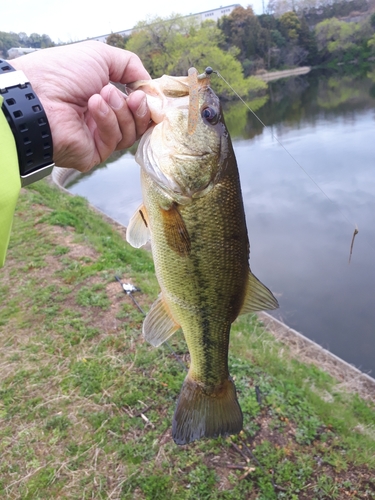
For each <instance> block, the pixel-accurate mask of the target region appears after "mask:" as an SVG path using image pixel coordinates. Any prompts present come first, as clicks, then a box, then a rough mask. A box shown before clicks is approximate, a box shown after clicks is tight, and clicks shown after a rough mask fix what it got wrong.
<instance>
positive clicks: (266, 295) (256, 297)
mask: <svg viewBox="0 0 375 500" xmlns="http://www.w3.org/2000/svg"><path fill="white" fill-rule="evenodd" d="M278 307H279V303H278V302H277V300H276V299H275V297H274V296H273V294H272V292H271V291H270V290H269V289H268V288H267V287H266V286H264V285H263V283H261V282H260V281H259V280H258V278H256V277H255V276H254V275H253V273H252V272H251V271H249V279H248V284H247V291H246V296H245V300H244V303H243V306H242V308H241V311H240V314H246V313H249V312H254V311H263V310H264V309H277V308H278Z"/></svg>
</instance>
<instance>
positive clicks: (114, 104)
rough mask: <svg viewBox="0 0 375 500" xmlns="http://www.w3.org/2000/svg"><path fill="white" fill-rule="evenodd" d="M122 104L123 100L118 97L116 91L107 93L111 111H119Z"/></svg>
mask: <svg viewBox="0 0 375 500" xmlns="http://www.w3.org/2000/svg"><path fill="white" fill-rule="evenodd" d="M123 103H124V98H123V97H122V96H120V94H119V93H118V92H117V90H116V89H112V90H111V92H110V93H109V105H110V106H111V108H112V109H116V110H117V109H120V108H121V106H122V105H123Z"/></svg>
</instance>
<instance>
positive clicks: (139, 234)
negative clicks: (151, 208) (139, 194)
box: [126, 205, 150, 248]
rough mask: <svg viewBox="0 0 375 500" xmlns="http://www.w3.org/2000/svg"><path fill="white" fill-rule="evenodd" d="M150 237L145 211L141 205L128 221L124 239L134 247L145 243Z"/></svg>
mask: <svg viewBox="0 0 375 500" xmlns="http://www.w3.org/2000/svg"><path fill="white" fill-rule="evenodd" d="M149 239H150V230H149V228H148V218H147V212H146V209H145V207H144V206H143V205H141V206H140V207H139V208H138V210H137V211H136V212H135V214H134V215H133V216H132V218H131V219H130V221H129V225H128V227H127V229H126V241H127V242H128V243H129V244H130V245H131V246H132V247H135V248H140V247H141V246H143V245H145V244H146V243H147V242H148V240H149Z"/></svg>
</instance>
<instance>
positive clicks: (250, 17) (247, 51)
mask: <svg viewBox="0 0 375 500" xmlns="http://www.w3.org/2000/svg"><path fill="white" fill-rule="evenodd" d="M218 26H219V28H220V29H221V31H222V32H223V33H224V36H225V42H226V44H225V48H226V49H227V48H228V47H231V46H233V45H234V46H236V47H238V48H239V49H240V53H239V59H240V60H241V61H244V60H245V59H250V58H254V57H255V56H256V55H258V54H260V53H265V52H266V49H265V47H264V37H263V36H262V35H263V33H262V31H263V29H262V26H261V24H260V23H259V20H258V17H257V16H256V15H255V14H254V11H253V9H252V7H250V6H249V7H247V8H246V9H244V8H243V7H236V8H235V9H234V10H233V11H232V12H231V13H230V15H229V16H224V17H223V18H222V19H219V22H218Z"/></svg>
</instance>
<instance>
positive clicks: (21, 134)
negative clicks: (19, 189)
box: [0, 59, 54, 186]
mask: <svg viewBox="0 0 375 500" xmlns="http://www.w3.org/2000/svg"><path fill="white" fill-rule="evenodd" d="M0 95H1V96H2V97H3V104H2V111H3V112H4V115H5V117H6V119H7V121H8V123H9V126H10V128H11V130H12V132H13V135H14V139H15V142H16V147H17V154H18V163H19V167H20V176H21V184H22V186H27V185H28V184H31V183H32V182H35V181H38V180H39V179H42V178H43V177H45V176H47V175H49V174H50V173H51V172H52V169H53V167H54V163H53V144H52V135H51V129H50V126H49V123H48V119H47V115H46V113H45V111H44V109H43V106H42V104H41V102H40V100H39V99H38V97H37V95H36V94H35V92H34V91H33V89H32V87H31V84H30V82H29V80H28V79H27V78H26V76H25V74H24V72H23V71H19V70H15V69H14V68H13V67H12V66H11V65H10V64H9V63H8V62H7V61H4V60H3V59H0Z"/></svg>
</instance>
